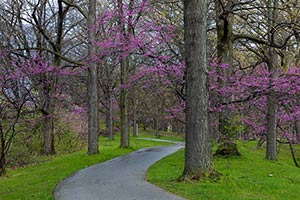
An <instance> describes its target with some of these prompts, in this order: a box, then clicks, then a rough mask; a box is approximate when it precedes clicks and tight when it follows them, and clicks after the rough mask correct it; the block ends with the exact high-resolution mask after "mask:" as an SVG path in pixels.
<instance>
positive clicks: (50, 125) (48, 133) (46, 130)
mask: <svg viewBox="0 0 300 200" xmlns="http://www.w3.org/2000/svg"><path fill="white" fill-rule="evenodd" d="M46 101H48V102H47V104H49V106H47V107H50V108H49V109H46V110H45V111H46V112H44V113H43V128H42V131H43V134H44V145H43V146H44V149H43V153H44V154H45V155H54V154H55V148H54V121H53V114H54V111H53V109H54V105H51V104H52V103H50V99H47V100H46Z"/></svg>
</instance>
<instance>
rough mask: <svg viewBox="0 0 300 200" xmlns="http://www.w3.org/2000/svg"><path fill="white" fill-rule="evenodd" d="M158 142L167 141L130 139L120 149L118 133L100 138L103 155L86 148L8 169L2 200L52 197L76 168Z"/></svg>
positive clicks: (0, 184) (0, 180)
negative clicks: (129, 143)
mask: <svg viewBox="0 0 300 200" xmlns="http://www.w3.org/2000/svg"><path fill="white" fill-rule="evenodd" d="M158 145H167V143H161V142H154V141H144V140H137V139H135V138H131V147H130V148H128V149H120V148H119V137H118V136H116V139H115V140H114V141H109V140H108V138H101V139H100V155H91V156H88V155H87V154H86V150H82V151H79V152H75V153H71V154H65V155H58V156H56V157H54V156H53V157H42V158H41V160H43V162H42V163H38V164H35V165H32V166H26V167H24V168H19V169H15V170H8V171H7V173H6V175H5V176H4V177H0V199H1V200H18V199H20V200H26V199H28V200H29V199H30V200H32V199H41V200H47V199H53V195H52V193H53V190H54V188H55V186H56V184H57V183H59V182H60V181H61V180H63V179H64V178H66V177H68V176H69V175H71V174H73V173H75V172H76V171H78V170H80V169H82V168H85V167H88V166H90V165H93V164H96V163H100V162H104V161H106V160H109V159H112V158H115V157H118V156H121V155H124V154H127V153H129V152H132V151H134V150H137V149H140V148H144V147H151V146H158Z"/></svg>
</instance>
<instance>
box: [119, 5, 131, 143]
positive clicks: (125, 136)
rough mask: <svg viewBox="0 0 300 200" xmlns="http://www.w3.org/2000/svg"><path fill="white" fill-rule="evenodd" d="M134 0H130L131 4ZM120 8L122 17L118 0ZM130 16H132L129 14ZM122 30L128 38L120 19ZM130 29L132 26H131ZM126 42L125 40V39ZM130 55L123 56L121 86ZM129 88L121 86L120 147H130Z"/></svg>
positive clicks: (120, 8) (122, 13) (126, 73)
mask: <svg viewBox="0 0 300 200" xmlns="http://www.w3.org/2000/svg"><path fill="white" fill-rule="evenodd" d="M132 2H133V0H130V4H131V3H132ZM118 10H119V14H120V17H124V11H123V1H122V0H118ZM129 17H130V16H129ZM119 25H120V31H122V33H123V36H124V38H123V39H124V40H125V39H126V29H125V24H124V22H122V20H120V23H119ZM129 29H130V27H129ZM128 33H131V30H128ZM124 42H125V41H124ZM129 59H130V58H129V56H127V57H126V58H123V59H122V61H121V86H122V85H125V84H127V83H128V67H129ZM127 96H128V89H127V88H124V87H121V97H120V118H121V119H120V121H121V138H120V147H121V148H128V147H129V126H128V98H127Z"/></svg>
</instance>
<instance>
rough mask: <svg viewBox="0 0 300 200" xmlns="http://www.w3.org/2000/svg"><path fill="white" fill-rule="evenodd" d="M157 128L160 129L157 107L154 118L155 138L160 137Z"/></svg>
mask: <svg viewBox="0 0 300 200" xmlns="http://www.w3.org/2000/svg"><path fill="white" fill-rule="evenodd" d="M158 105H159V104H158ZM159 128H160V109H159V106H157V111H156V116H155V137H157V138H159V137H160V134H159Z"/></svg>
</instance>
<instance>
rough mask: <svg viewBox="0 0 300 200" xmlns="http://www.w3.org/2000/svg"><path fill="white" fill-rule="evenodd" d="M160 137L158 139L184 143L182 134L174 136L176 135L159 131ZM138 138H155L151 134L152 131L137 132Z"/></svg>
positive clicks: (152, 133)
mask: <svg viewBox="0 0 300 200" xmlns="http://www.w3.org/2000/svg"><path fill="white" fill-rule="evenodd" d="M159 133H160V137H159V139H162V140H173V141H178V142H182V141H184V137H183V134H176V133H171V132H167V131H160V132H159ZM139 137H140V138H143V137H147V138H155V139H156V138H157V137H156V136H155V134H154V132H153V130H150V129H148V130H146V131H144V130H140V132H139Z"/></svg>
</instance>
